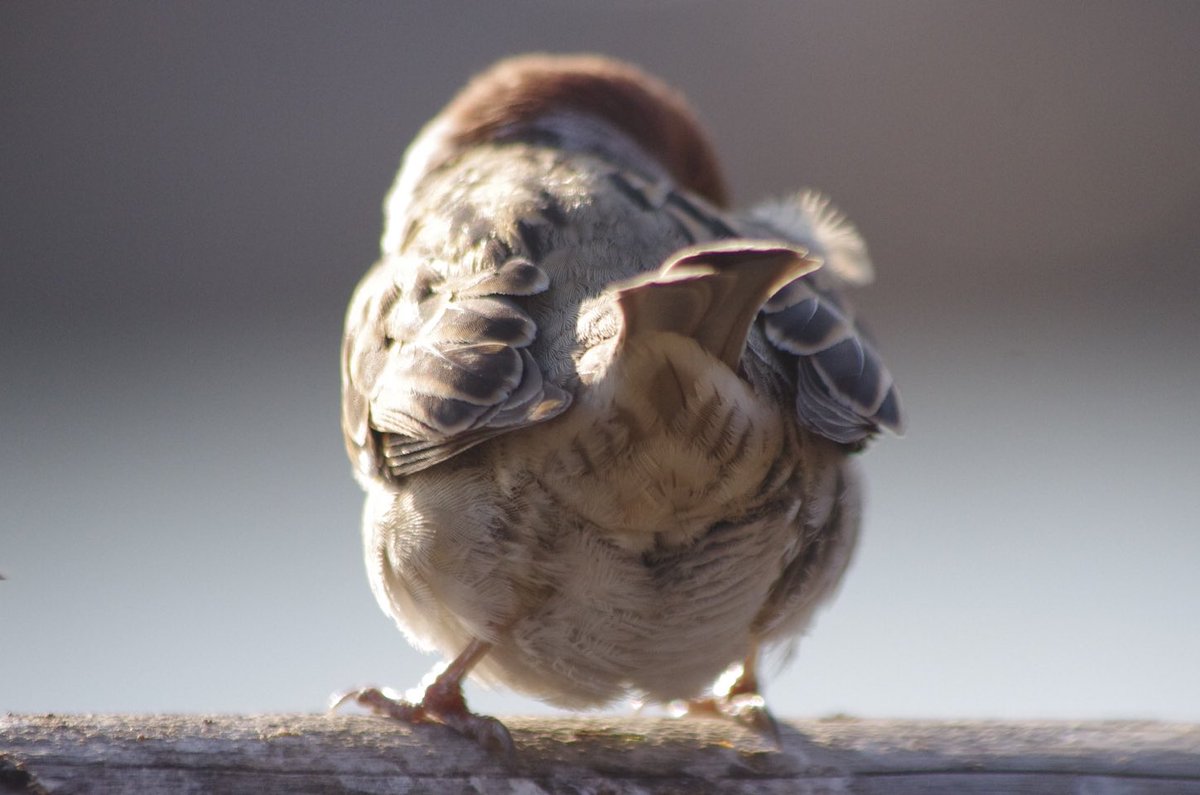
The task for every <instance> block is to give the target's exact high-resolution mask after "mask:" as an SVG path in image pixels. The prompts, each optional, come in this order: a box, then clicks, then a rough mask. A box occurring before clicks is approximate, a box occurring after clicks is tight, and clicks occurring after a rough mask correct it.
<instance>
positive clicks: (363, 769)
mask: <svg viewBox="0 0 1200 795" xmlns="http://www.w3.org/2000/svg"><path fill="white" fill-rule="evenodd" d="M506 723H507V724H508V726H509V727H510V729H512V732H513V737H514V739H515V740H516V744H517V748H518V754H517V758H516V759H515V760H511V761H510V760H505V759H501V758H497V757H494V756H490V755H489V754H487V753H486V752H484V751H483V750H482V749H481V748H479V747H477V746H476V745H475V744H474V743H472V742H469V741H467V740H464V739H463V738H461V737H459V736H458V735H456V734H455V733H454V732H452V731H449V730H448V729H445V728H443V727H440V726H420V727H416V728H410V727H406V726H402V725H399V724H396V723H393V722H391V721H387V720H384V719H380V718H373V717H366V716H358V715H334V716H324V715H250V716H230V715H219V716H200V715H154V716H137V715H9V716H7V717H4V718H0V792H4V793H7V792H34V793H36V792H49V793H127V792H128V793H133V792H221V793H231V794H233V795H237V794H238V793H253V794H254V795H262V794H263V793H276V792H279V793H283V792H289V793H291V792H305V793H342V792H363V793H381V794H382V793H416V792H420V793H429V794H430V795H441V794H442V793H489V794H490V793H521V794H522V795H540V794H541V793H560V792H561V793H573V794H577V793H597V794H599V793H608V794H609V795H623V794H624V793H639V794H640V795H659V793H683V792H686V793H715V792H722V793H724V792H731V793H767V794H768V795H770V793H812V794H814V795H815V794H816V793H848V792H854V793H889V794H893V793H894V794H895V795H907V793H935V794H936V793H979V792H989V793H995V792H1012V793H1081V794H1083V793H1088V794H1089V795H1107V794H1108V793H1113V794H1114V795H1115V794H1116V793H1120V794H1121V795H1141V794H1144V795H1165V794H1166V793H1184V794H1187V793H1194V794H1195V795H1200V726H1198V725H1192V724H1168V723H1155V722H1117V721H1112V722H1066V721H1064V722H979V721H885V720H851V719H845V720H841V719H839V720H825V721H791V722H786V723H785V724H784V725H783V746H782V748H776V747H775V746H774V745H773V744H771V743H770V742H768V741H766V740H764V739H763V738H760V737H758V736H756V735H753V734H751V733H749V732H747V731H745V730H743V729H741V728H740V727H737V726H735V725H733V724H731V723H728V722H725V721H721V720H703V719H692V720H673V719H669V718H640V717H635V718H628V717H588V718H550V719H546V718H536V719H535V718H509V719H507V720H506Z"/></svg>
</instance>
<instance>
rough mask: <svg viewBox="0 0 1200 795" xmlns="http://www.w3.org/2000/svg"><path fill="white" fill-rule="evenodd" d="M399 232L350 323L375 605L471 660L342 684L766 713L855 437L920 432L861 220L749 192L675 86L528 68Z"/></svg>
mask: <svg viewBox="0 0 1200 795" xmlns="http://www.w3.org/2000/svg"><path fill="white" fill-rule="evenodd" d="M382 248H383V252H382V257H381V259H380V260H379V262H378V263H377V264H376V265H375V266H374V267H373V268H371V270H370V271H369V272H368V273H367V274H366V276H365V277H364V278H363V280H362V282H361V283H360V284H359V286H358V289H357V290H356V292H355V294H354V297H353V300H352V301H351V304H350V308H349V312H348V314H347V318H346V331H345V338H344V342H343V348H342V388H343V392H342V397H343V402H342V428H343V431H344V433H345V440H346V447H347V450H348V452H349V455H350V460H351V462H352V463H353V466H354V471H355V475H356V476H357V478H358V480H359V482H360V483H361V484H362V486H363V488H364V489H365V490H366V492H367V498H366V508H365V513H364V517H363V537H364V541H365V549H366V562H367V570H368V573H369V576H370V582H371V588H372V590H373V592H374V594H375V597H376V598H377V599H378V601H379V604H380V605H381V606H382V608H383V609H384V611H385V612H387V613H388V614H390V615H391V616H393V617H394V618H395V620H396V621H397V623H398V624H399V625H400V627H401V629H403V630H404V632H405V634H406V635H407V636H408V638H409V640H410V641H411V642H412V643H413V644H414V645H415V646H417V647H419V648H421V649H436V650H438V651H440V652H441V653H442V654H443V655H445V656H446V658H447V660H450V662H449V664H448V666H447V667H445V669H444V670H443V671H442V672H441V673H440V675H439V676H437V678H436V679H435V680H434V681H433V683H432V684H431V685H430V686H429V687H428V688H427V689H426V690H425V692H424V697H423V698H422V699H421V700H420V701H416V702H407V701H402V700H399V699H393V698H391V697H389V696H387V695H385V694H384V693H383V692H382V691H380V690H377V689H374V688H367V689H363V690H357V691H353V692H351V693H348V694H347V695H346V696H345V697H343V700H355V701H357V702H358V703H360V704H363V705H365V706H367V707H369V708H371V709H373V710H375V711H377V712H379V713H382V714H386V715H390V716H392V717H395V718H399V719H401V720H406V721H413V722H417V721H438V722H442V723H445V724H448V725H450V726H453V727H454V728H456V729H458V730H459V731H461V732H463V733H464V734H467V735H469V736H472V737H475V738H476V739H478V740H479V741H481V742H483V743H484V744H485V745H488V746H493V747H499V748H504V749H510V750H511V748H512V741H511V738H510V737H509V735H508V732H507V731H506V730H505V729H504V727H503V726H502V725H501V724H500V723H499V722H498V721H496V720H495V719H493V718H488V717H485V716H481V715H476V714H473V713H471V712H470V711H468V709H467V707H466V704H465V702H464V700H463V697H462V691H461V685H462V680H463V678H464V677H465V676H467V675H468V674H469V675H471V676H474V677H477V678H478V679H480V680H482V681H484V682H486V683H492V684H497V685H503V686H507V687H510V688H513V689H515V690H518V691H520V692H522V693H526V694H529V695H531V696H534V697H536V698H539V699H543V700H545V701H547V702H550V703H553V704H557V705H561V706H563V707H568V708H586V707H594V706H597V705H603V704H606V703H609V702H611V701H613V700H614V699H616V698H618V697H623V696H633V697H636V698H639V699H642V700H648V701H655V702H671V701H676V700H683V701H686V702H688V703H690V704H691V706H692V707H693V708H694V709H697V710H700V709H707V710H715V711H718V712H723V713H726V714H730V715H733V716H735V717H739V718H741V719H743V720H745V721H747V722H749V723H751V724H753V725H756V726H758V727H760V728H763V729H766V730H768V731H770V730H771V729H772V727H773V725H774V724H773V722H772V721H771V719H770V716H769V714H768V713H767V711H766V709H765V707H764V706H763V702H762V698H761V695H760V691H759V682H758V678H757V676H756V662H757V660H758V658H759V655H760V654H761V652H762V651H763V650H764V648H766V647H770V646H772V645H778V644H784V643H787V642H789V641H792V640H794V639H795V638H796V637H797V636H798V635H799V634H800V633H801V632H802V631H803V630H804V629H805V627H806V626H808V624H809V622H810V621H811V619H812V616H813V613H814V611H815V610H816V608H817V607H818V606H819V605H820V604H821V603H822V602H823V601H825V600H826V599H827V598H828V597H829V596H830V594H831V593H832V592H833V591H834V589H835V588H836V586H837V584H838V582H839V581H840V580H841V579H842V575H843V573H844V572H845V570H846V566H847V563H848V562H849V560H850V557H851V553H852V551H853V549H854V545H855V540H856V537H857V535H858V529H859V516H860V510H861V508H860V492H859V478H858V474H857V471H856V467H855V463H854V460H853V454H854V453H856V452H857V451H859V450H860V449H861V448H862V447H863V445H864V443H865V442H866V441H867V440H868V439H869V438H870V437H871V436H873V435H874V434H875V433H876V432H878V431H879V430H880V429H888V430H892V431H898V430H899V428H900V424H901V415H900V406H899V401H898V397H897V394H896V391H895V389H894V387H893V385H892V378H891V375H890V374H889V373H888V371H887V369H886V367H885V366H884V364H883V363H882V361H881V360H880V358H879V355H878V354H877V352H876V349H875V347H874V346H873V344H872V343H871V341H869V340H868V339H867V337H866V336H865V334H864V333H863V330H862V329H861V328H860V327H859V326H858V325H857V324H856V321H855V318H854V315H853V313H852V311H851V309H850V307H849V305H848V304H847V303H846V302H845V300H844V299H843V298H842V297H841V294H840V293H839V288H841V287H842V286H844V285H854V284H860V283H864V282H866V281H868V280H869V279H870V275H871V267H870V263H869V261H868V259H867V254H866V249H865V246H864V244H863V242H862V240H861V238H860V237H859V236H858V234H857V232H856V231H855V230H854V228H853V227H852V226H851V225H850V224H849V223H848V222H846V221H845V220H844V218H843V217H842V216H841V215H840V214H839V213H838V212H837V211H835V210H834V209H833V208H832V207H831V206H830V205H829V204H828V202H826V201H825V200H824V199H823V198H821V197H820V196H818V195H816V194H813V193H801V194H798V195H795V196H791V197H788V198H786V199H783V200H781V201H773V202H768V203H765V204H762V205H759V206H757V207H754V208H751V209H749V210H747V211H742V212H735V211H732V210H730V209H729V208H728V206H727V193H726V188H725V182H724V180H723V178H722V175H721V172H720V169H719V167H718V164H717V161H716V156H715V154H714V152H713V150H712V147H711V146H710V144H709V142H708V140H707V138H706V136H705V134H704V132H703V131H702V130H701V128H700V126H699V124H698V123H697V121H696V119H695V117H694V115H693V114H692V112H691V111H690V110H689V108H688V106H687V105H686V104H685V103H684V101H683V100H682V99H681V98H680V96H679V95H678V94H676V93H675V92H674V91H672V90H671V89H670V88H668V87H667V86H665V85H664V84H663V83H661V82H660V81H658V80H656V79H654V78H652V77H650V76H648V75H646V74H644V73H642V72H641V71H639V70H638V69H636V68H634V67H632V66H629V65H626V64H622V63H618V62H616V61H612V60H608V59H605V58H600V57H593V56H567V57H560V56H544V55H532V56H524V57H518V58H513V59H510V60H506V61H502V62H500V63H499V64H497V65H495V66H493V67H492V68H491V69H489V70H488V71H486V72H484V73H483V74H482V75H480V76H478V77H476V78H475V79H474V80H473V81H472V82H471V83H469V84H468V85H467V87H466V88H465V89H464V90H463V91H462V92H461V93H460V94H459V95H458V96H457V97H456V98H455V99H454V100H453V101H452V102H451V103H450V104H449V105H448V106H447V107H446V108H445V109H444V110H443V111H442V112H441V114H439V115H438V116H437V117H436V118H435V119H434V120H433V121H432V122H430V123H429V124H428V125H427V126H426V128H425V129H424V130H423V131H422V132H421V134H420V135H419V137H418V138H417V139H416V141H415V142H414V143H413V144H412V146H411V148H410V149H409V151H408V153H407V155H406V156H405V159H404V164H403V167H402V168H401V170H400V174H399V176H398V178H397V180H396V183H395V185H394V187H393V189H392V191H391V193H390V195H389V197H388V199H387V205H386V228H385V231H384V235H383V246H382ZM730 669H732V670H733V671H734V672H735V675H734V676H732V677H727V679H730V680H732V684H731V685H730V686H728V687H727V688H725V689H723V690H721V691H719V692H715V693H713V692H712V691H711V689H710V688H711V687H712V685H713V684H714V682H716V681H717V680H718V678H719V677H720V676H721V675H722V673H723V672H726V671H728V670H730Z"/></svg>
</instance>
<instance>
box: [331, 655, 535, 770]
mask: <svg viewBox="0 0 1200 795" xmlns="http://www.w3.org/2000/svg"><path fill="white" fill-rule="evenodd" d="M491 648H492V644H490V643H487V642H485V641H482V640H473V641H471V642H470V643H469V644H467V648H466V649H464V650H463V652H462V653H461V654H459V655H458V656H457V657H455V658H454V661H453V662H451V663H450V664H449V665H448V666H446V669H445V670H444V671H442V672H441V673H440V674H438V676H437V678H436V679H434V680H433V683H432V684H431V685H429V686H428V687H427V688H425V695H424V696H423V697H422V698H421V700H420V701H419V702H417V703H415V704H414V703H412V702H409V701H404V700H402V699H397V698H392V697H391V696H388V695H387V694H385V693H384V692H383V691H382V690H380V689H379V688H376V687H365V688H362V689H361V690H351V691H350V692H348V693H344V694H342V695H341V696H340V697H339V698H338V699H337V700H336V701H335V702H334V704H333V707H332V708H333V709H337V708H338V707H340V706H341V705H342V704H346V703H348V702H350V701H353V702H354V703H356V704H358V705H359V706H362V707H366V708H367V709H369V710H371V711H372V712H374V713H375V714H376V715H382V716H384V717H387V718H392V719H394V720H398V721H402V722H404V723H413V724H415V723H442V724H445V725H446V726H449V727H450V728H452V729H454V730H455V731H457V732H458V733H459V734H462V735H464V736H466V737H470V738H472V739H474V740H475V741H476V742H478V743H479V744H480V745H482V746H483V747H484V748H487V749H488V750H492V751H500V752H502V753H504V754H506V755H509V756H511V755H512V754H513V753H514V751H515V749H514V746H513V741H512V735H510V734H509V733H508V729H506V728H504V724H503V723H501V722H500V721H498V720H496V719H495V718H490V717H488V716H486V715H476V714H475V713H473V712H471V711H470V710H469V709H467V701H466V699H464V698H463V693H462V682H463V679H464V678H466V676H467V674H468V673H469V672H470V671H471V669H472V668H473V667H474V666H475V664H476V663H478V662H479V661H480V660H481V659H483V655H485V654H487V653H488V651H489V650H490V649H491Z"/></svg>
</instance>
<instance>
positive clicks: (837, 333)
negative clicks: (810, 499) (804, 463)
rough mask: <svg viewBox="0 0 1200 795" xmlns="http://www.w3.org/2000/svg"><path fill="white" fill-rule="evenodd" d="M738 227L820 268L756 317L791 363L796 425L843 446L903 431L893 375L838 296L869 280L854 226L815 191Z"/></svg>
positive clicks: (756, 212)
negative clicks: (791, 246)
mask: <svg viewBox="0 0 1200 795" xmlns="http://www.w3.org/2000/svg"><path fill="white" fill-rule="evenodd" d="M740 226H741V227H743V228H746V229H749V230H750V231H752V232H753V233H756V234H770V235H773V236H776V237H779V238H782V239H783V240H787V241H789V242H792V243H795V244H797V245H800V246H803V247H804V248H805V249H807V250H808V251H809V254H810V256H812V257H814V258H816V259H818V260H820V261H822V262H823V263H825V266H824V267H823V268H822V269H821V270H820V271H818V272H816V273H812V274H809V275H807V276H803V277H801V278H799V279H796V280H795V281H793V282H791V283H790V284H788V285H787V286H785V287H784V288H783V289H782V290H780V291H779V292H777V293H776V294H775V295H774V296H772V297H771V299H770V300H769V301H767V303H766V304H765V305H764V306H763V308H762V312H761V313H760V315H759V324H760V326H761V328H762V330H763V333H764V335H765V336H766V338H767V340H768V341H769V342H770V343H771V345H772V346H773V347H774V349H775V350H776V351H777V352H778V353H779V354H782V355H783V356H784V357H785V358H790V359H791V360H792V361H794V365H795V375H796V411H797V415H798V416H799V419H800V422H801V423H803V424H804V425H805V426H806V427H808V428H809V429H811V430H813V431H815V432H817V433H819V434H821V435H822V436H825V437H828V438H830V439H833V440H834V441H837V442H842V443H845V444H856V443H859V442H861V441H863V440H864V439H866V438H868V437H869V436H871V435H873V434H874V433H876V432H878V431H879V430H881V429H883V430H888V431H891V432H893V433H901V432H903V416H902V412H901V408H900V396H899V393H898V392H897V391H896V386H895V383H894V382H893V380H892V374H891V373H890V372H889V371H888V368H887V365H886V364H884V362H883V358H882V357H881V356H880V355H879V352H878V351H877V350H876V348H875V345H874V343H873V342H872V340H871V338H870V336H869V334H868V333H867V332H866V330H865V329H864V328H863V327H862V325H861V324H860V323H859V322H857V321H856V320H855V317H854V314H853V311H852V310H851V308H850V306H849V304H847V303H846V302H845V301H844V300H843V299H842V298H841V296H840V295H839V293H838V289H837V288H838V287H839V286H841V285H857V284H864V283H866V282H869V281H870V280H871V278H872V270H871V261H870V259H869V257H868V256H867V249H866V245H865V244H864V243H863V241H862V238H861V237H859V235H858V232H857V230H855V228H854V226H853V225H852V224H850V223H849V222H848V221H847V220H846V219H845V217H844V216H842V214H841V213H839V212H838V211H837V210H836V209H834V208H833V207H832V206H831V205H830V204H829V202H828V200H826V199H825V198H824V197H822V196H820V195H819V194H816V193H812V192H803V193H799V194H796V195H795V196H792V197H789V198H787V199H783V200H779V201H772V202H769V203H766V204H762V205H759V206H758V207H756V208H754V209H752V210H751V211H750V212H749V213H748V214H747V215H746V216H744V217H743V218H742V219H740Z"/></svg>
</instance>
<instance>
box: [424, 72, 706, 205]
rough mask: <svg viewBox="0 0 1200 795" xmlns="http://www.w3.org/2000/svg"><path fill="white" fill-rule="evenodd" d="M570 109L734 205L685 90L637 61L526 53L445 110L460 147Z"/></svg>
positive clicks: (486, 75)
mask: <svg viewBox="0 0 1200 795" xmlns="http://www.w3.org/2000/svg"><path fill="white" fill-rule="evenodd" d="M563 111H570V112H577V113H581V114H586V115H591V116H594V117H596V118H599V119H601V120H603V121H605V122H607V123H609V124H611V125H612V126H613V127H615V128H616V129H618V130H620V131H621V132H623V133H625V134H626V135H628V136H629V137H630V138H632V139H633V140H634V141H636V142H637V143H638V145H640V146H641V147H642V148H643V149H644V150H645V151H646V152H647V153H648V154H650V155H651V156H652V157H654V158H655V159H656V160H657V161H659V162H660V163H661V164H662V165H663V167H664V168H665V169H666V170H667V171H668V172H669V173H670V174H671V176H672V177H673V178H674V179H675V181H676V182H678V183H679V184H680V185H681V186H683V187H684V188H686V189H688V190H690V191H692V192H694V193H697V194H699V195H700V196H703V197H704V198H706V199H708V200H709V201H710V202H712V203H713V204H715V205H717V206H724V205H725V204H726V203H727V198H728V197H727V191H726V187H725V180H724V178H723V177H722V176H721V171H720V166H719V165H718V164H717V157H716V153H715V152H714V151H713V148H712V146H711V144H709V142H708V138H707V136H706V135H705V134H704V131H703V130H702V129H701V127H700V123H699V122H698V121H697V120H696V117H695V115H694V114H693V113H692V111H691V109H690V108H689V107H688V105H687V102H686V101H685V100H684V99H683V97H681V96H680V95H679V94H678V93H677V92H675V91H674V90H672V89H671V88H670V87H669V86H667V85H666V84H665V83H663V82H662V81H660V80H658V79H656V78H654V77H651V76H650V75H647V74H646V73H644V72H642V71H641V70H640V69H637V68H636V67H634V66H631V65H629V64H625V63H621V62H620V61H614V60H612V59H609V58H604V57H601V56H598V55H541V54H537V55H522V56H518V57H515V58H509V59H507V60H504V61H500V62H499V63H497V64H496V65H495V66H493V67H492V68H490V69H488V70H487V71H486V72H483V73H482V74H480V75H478V76H476V77H475V78H474V79H473V80H471V82H470V83H468V84H467V86H466V87H465V88H464V89H463V90H462V91H461V92H459V94H458V96H456V97H455V98H454V99H453V100H452V101H451V103H450V104H449V105H448V106H446V109H445V111H443V113H442V119H443V120H444V121H445V122H446V125H447V126H446V127H445V128H443V129H445V130H446V132H447V134H448V138H449V141H448V143H450V144H451V148H452V149H458V148H461V147H467V146H470V145H472V144H476V143H480V142H482V141H488V140H495V139H498V138H503V137H507V136H509V135H512V134H514V133H515V132H517V131H519V130H520V129H521V128H523V127H525V126H528V125H532V124H533V123H535V122H536V121H537V120H538V119H539V118H542V117H545V116H547V115H550V114H554V113H561V112H563Z"/></svg>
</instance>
